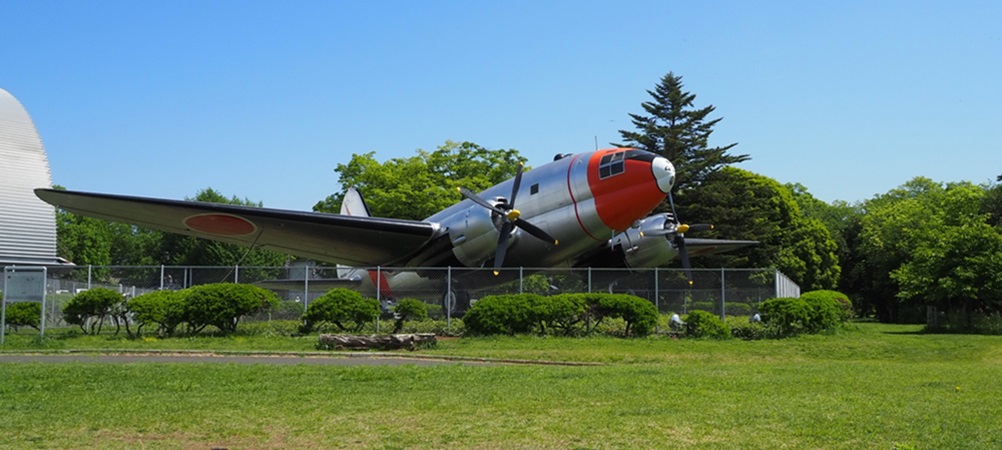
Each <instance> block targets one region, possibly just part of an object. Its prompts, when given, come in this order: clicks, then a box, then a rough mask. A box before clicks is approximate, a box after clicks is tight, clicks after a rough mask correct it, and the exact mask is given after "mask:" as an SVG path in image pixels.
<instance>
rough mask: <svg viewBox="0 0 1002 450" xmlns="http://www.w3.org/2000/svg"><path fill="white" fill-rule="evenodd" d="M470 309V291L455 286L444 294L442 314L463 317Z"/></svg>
mask: <svg viewBox="0 0 1002 450" xmlns="http://www.w3.org/2000/svg"><path fill="white" fill-rule="evenodd" d="M468 309H470V293H469V292H468V291H466V290H465V289H461V288H459V287H458V286H453V287H452V289H449V290H447V291H446V292H445V294H443V295H442V314H445V315H446V316H447V317H463V314H466V311H467V310H468Z"/></svg>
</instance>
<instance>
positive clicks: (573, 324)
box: [463, 294, 658, 336]
mask: <svg viewBox="0 0 1002 450" xmlns="http://www.w3.org/2000/svg"><path fill="white" fill-rule="evenodd" d="M606 318H609V319H622V320H623V321H624V322H625V324H626V326H625V330H624V334H625V335H632V336H645V335H647V334H650V333H651V332H652V331H653V330H654V327H655V326H656V325H657V321H658V312H657V309H656V308H655V307H654V304H653V303H651V302H649V301H647V300H644V299H642V298H640V297H635V296H632V295H625V294H561V295H555V296H552V297H543V296H540V295H536V294H516V295H492V296H487V297H484V298H482V299H480V300H478V301H477V302H476V303H474V304H473V307H472V308H470V310H469V311H467V312H466V315H465V316H463V323H464V324H465V326H466V330H467V331H468V332H469V333H470V334H479V335H490V334H508V335H514V334H520V333H530V332H534V333H540V334H547V333H559V334H563V335H573V334H575V333H580V332H592V331H594V330H595V329H596V327H598V326H599V324H600V323H601V322H602V321H603V320H604V319H606ZM585 324H590V327H587V328H584V327H585Z"/></svg>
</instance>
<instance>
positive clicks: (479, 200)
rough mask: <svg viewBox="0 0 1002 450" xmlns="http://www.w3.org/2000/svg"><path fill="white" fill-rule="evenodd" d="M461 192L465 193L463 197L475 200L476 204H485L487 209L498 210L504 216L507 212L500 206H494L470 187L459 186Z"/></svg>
mask: <svg viewBox="0 0 1002 450" xmlns="http://www.w3.org/2000/svg"><path fill="white" fill-rule="evenodd" d="M459 193H460V194H463V197H466V198H468V199H470V200H473V203H476V204H478V205H480V206H483V207H484V208H487V209H489V210H491V211H494V212H496V213H498V214H500V215H502V216H503V215H505V214H506V211H505V210H503V209H501V208H498V207H497V206H494V205H492V204H490V203H488V202H487V200H484V199H482V198H480V196H479V195H477V194H474V193H473V192H472V191H470V190H469V189H466V188H464V187H461V188H459Z"/></svg>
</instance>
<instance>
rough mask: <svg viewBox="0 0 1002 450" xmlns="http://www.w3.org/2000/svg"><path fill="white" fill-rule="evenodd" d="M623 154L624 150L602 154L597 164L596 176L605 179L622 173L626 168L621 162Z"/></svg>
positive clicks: (624, 153)
mask: <svg viewBox="0 0 1002 450" xmlns="http://www.w3.org/2000/svg"><path fill="white" fill-rule="evenodd" d="M625 155H626V152H616V153H610V154H608V155H605V156H603V157H602V159H601V160H600V161H599V164H598V178H599V179H605V178H609V177H611V176H615V175H619V174H621V173H623V172H624V171H625V170H626V164H625V163H624V162H623V157H624V156H625Z"/></svg>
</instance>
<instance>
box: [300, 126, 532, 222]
mask: <svg viewBox="0 0 1002 450" xmlns="http://www.w3.org/2000/svg"><path fill="white" fill-rule="evenodd" d="M525 160H526V159H525V158H523V157H522V156H520V155H519V154H518V151H517V150H514V149H497V150H491V149H487V148H485V147H482V146H480V145H477V144H474V143H472V142H462V143H459V142H453V141H446V142H445V144H443V145H442V146H440V147H438V149H436V150H435V151H432V152H427V151H424V150H418V151H417V155H416V156H412V157H409V158H393V159H390V160H388V161H386V162H383V163H380V162H379V161H377V160H376V154H375V152H368V153H364V154H354V155H352V158H351V161H349V162H348V163H347V164H338V165H337V168H336V169H334V171H335V172H337V173H338V175H339V178H338V181H339V182H340V183H341V186H344V187H346V188H347V187H351V186H354V187H356V188H358V189H359V191H360V192H361V193H362V196H363V197H364V198H365V201H366V204H367V205H368V206H369V208H370V209H371V212H372V214H373V215H374V216H377V217H392V218H397V219H411V220H421V219H424V218H427V217H428V216H431V215H432V214H434V213H436V212H438V211H440V210H442V209H444V208H446V207H448V206H449V205H452V204H453V203H456V202H458V201H460V200H462V197H461V196H460V195H459V193H458V191H457V188H458V187H466V188H468V189H470V190H473V191H480V190H483V189H486V188H488V187H490V186H492V185H494V184H497V183H500V182H502V181H504V180H507V179H508V178H511V177H514V176H515V171H516V170H517V168H518V166H519V164H522V163H524V162H525ZM343 200H344V193H343V192H338V193H335V194H332V195H330V196H328V197H327V198H326V199H324V200H321V201H320V202H318V203H317V204H316V205H315V206H314V207H313V210H314V211H320V212H332V213H337V212H340V210H341V202H342V201H343Z"/></svg>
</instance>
